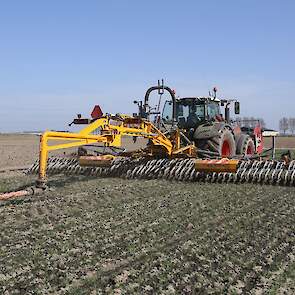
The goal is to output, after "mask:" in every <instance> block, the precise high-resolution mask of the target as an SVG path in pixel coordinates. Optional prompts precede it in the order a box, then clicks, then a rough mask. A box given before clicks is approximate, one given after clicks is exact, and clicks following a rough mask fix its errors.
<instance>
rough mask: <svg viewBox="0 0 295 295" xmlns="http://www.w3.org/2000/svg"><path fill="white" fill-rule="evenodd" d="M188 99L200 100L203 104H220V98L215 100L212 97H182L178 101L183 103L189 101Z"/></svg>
mask: <svg viewBox="0 0 295 295" xmlns="http://www.w3.org/2000/svg"><path fill="white" fill-rule="evenodd" d="M188 99H191V100H199V101H202V102H205V101H213V102H218V103H219V102H220V99H219V98H214V97H212V96H193V97H181V98H178V99H177V100H178V101H182V100H188Z"/></svg>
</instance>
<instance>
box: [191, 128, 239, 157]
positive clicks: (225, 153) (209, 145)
mask: <svg viewBox="0 0 295 295" xmlns="http://www.w3.org/2000/svg"><path fill="white" fill-rule="evenodd" d="M196 145H197V147H198V148H199V149H201V150H205V151H209V152H214V153H217V154H218V155H219V156H221V157H226V158H232V157H234V156H235V155H236V142H235V138H234V135H233V133H232V132H231V130H230V129H228V128H223V129H221V130H219V132H218V136H215V137H212V138H208V139H200V140H197V141H196Z"/></svg>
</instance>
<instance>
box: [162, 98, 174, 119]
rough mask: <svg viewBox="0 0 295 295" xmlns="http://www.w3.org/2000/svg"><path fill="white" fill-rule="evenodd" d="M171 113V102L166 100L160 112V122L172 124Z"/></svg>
mask: <svg viewBox="0 0 295 295" xmlns="http://www.w3.org/2000/svg"><path fill="white" fill-rule="evenodd" d="M172 111H173V105H172V101H170V100H166V101H165V104H164V108H163V112H162V120H163V122H164V123H166V124H171V123H172Z"/></svg>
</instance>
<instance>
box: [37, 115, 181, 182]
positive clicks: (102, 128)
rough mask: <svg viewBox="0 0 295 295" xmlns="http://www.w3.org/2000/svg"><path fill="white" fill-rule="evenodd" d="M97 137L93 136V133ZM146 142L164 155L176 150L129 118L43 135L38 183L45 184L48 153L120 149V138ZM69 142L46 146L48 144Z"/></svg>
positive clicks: (176, 145)
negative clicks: (90, 146)
mask: <svg viewBox="0 0 295 295" xmlns="http://www.w3.org/2000/svg"><path fill="white" fill-rule="evenodd" d="M97 131H98V134H95V133H97ZM126 135H127V136H139V137H144V138H148V139H150V140H151V141H152V143H153V145H155V146H161V147H162V148H164V151H165V152H166V154H167V155H172V153H173V151H174V150H177V149H179V148H180V141H179V139H177V140H176V141H175V143H173V142H172V141H171V140H170V139H168V138H167V137H166V136H165V135H164V134H163V133H162V132H161V131H160V130H159V129H158V128H156V127H155V126H154V125H153V124H152V123H151V122H149V121H146V120H143V119H140V118H133V117H114V116H108V115H107V116H103V117H102V118H100V119H97V120H96V121H94V122H93V123H91V124H89V125H87V127H86V128H84V129H82V130H81V131H80V132H78V133H70V132H54V131H46V132H44V133H43V135H42V136H41V139H40V157H39V182H40V183H44V182H46V168H47V159H48V152H49V151H53V150H59V149H66V148H70V147H77V146H82V145H86V144H91V143H104V144H105V146H113V147H120V146H121V141H122V136H126ZM51 140H54V141H69V142H67V143H59V144H55V145H49V141H51Z"/></svg>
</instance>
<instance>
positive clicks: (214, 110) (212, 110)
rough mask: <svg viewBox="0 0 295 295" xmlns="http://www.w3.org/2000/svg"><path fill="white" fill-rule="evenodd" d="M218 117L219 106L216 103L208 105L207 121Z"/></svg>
mask: <svg viewBox="0 0 295 295" xmlns="http://www.w3.org/2000/svg"><path fill="white" fill-rule="evenodd" d="M219 115H220V109H219V105H218V104H217V103H209V104H208V117H209V119H215V118H216V116H219Z"/></svg>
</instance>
